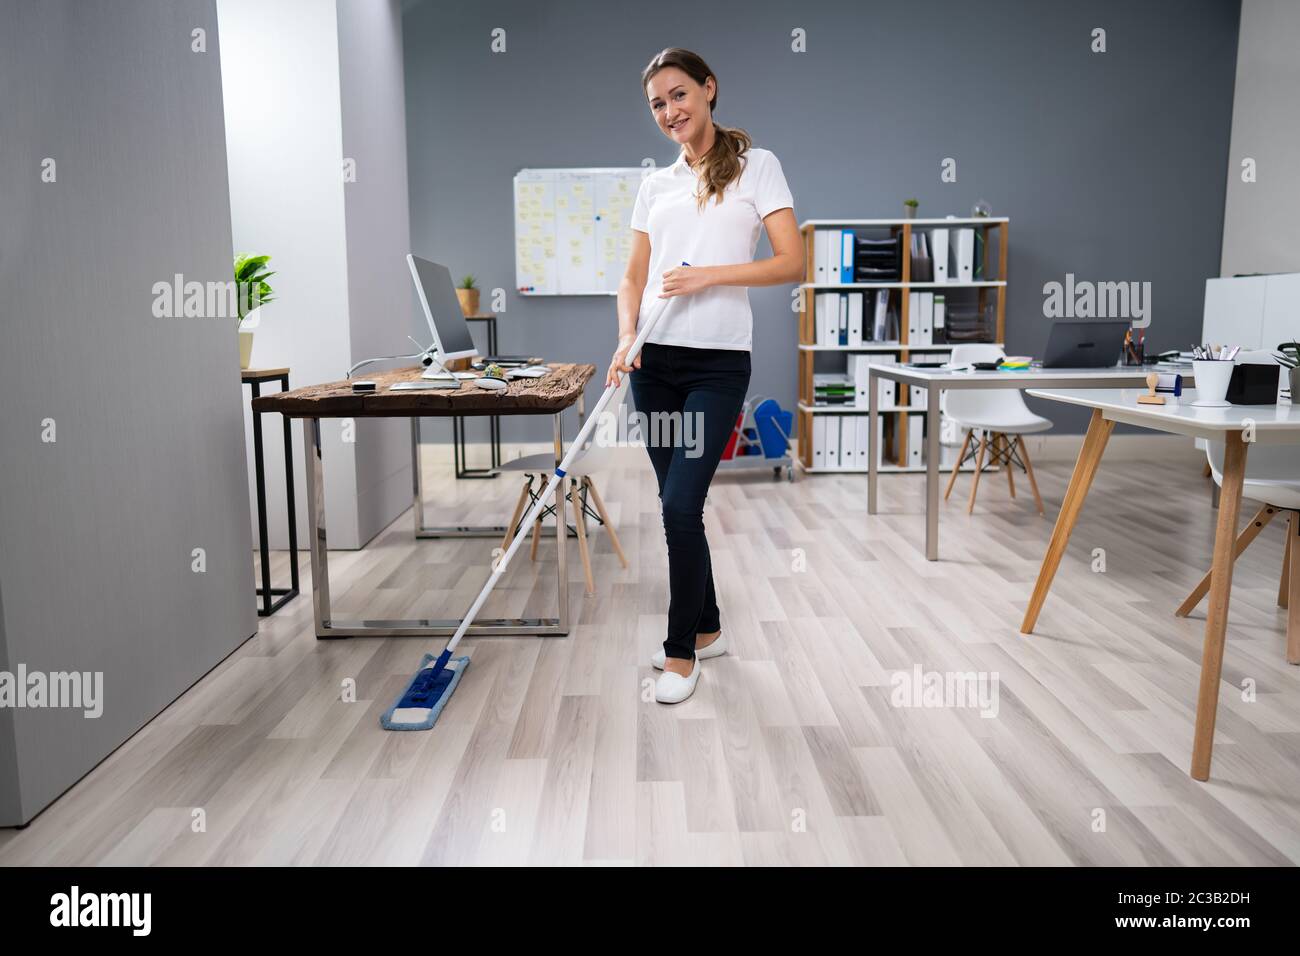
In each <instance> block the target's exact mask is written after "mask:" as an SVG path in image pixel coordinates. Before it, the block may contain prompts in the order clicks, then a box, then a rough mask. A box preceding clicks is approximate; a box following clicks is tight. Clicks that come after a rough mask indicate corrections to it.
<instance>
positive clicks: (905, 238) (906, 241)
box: [795, 216, 1010, 475]
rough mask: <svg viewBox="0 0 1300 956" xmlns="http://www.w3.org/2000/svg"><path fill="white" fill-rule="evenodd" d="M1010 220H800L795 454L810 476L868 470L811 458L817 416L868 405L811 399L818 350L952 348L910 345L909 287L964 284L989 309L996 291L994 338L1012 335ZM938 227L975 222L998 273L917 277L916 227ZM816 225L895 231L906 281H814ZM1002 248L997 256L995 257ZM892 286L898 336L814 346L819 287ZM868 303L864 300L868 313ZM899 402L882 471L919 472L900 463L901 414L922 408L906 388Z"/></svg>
mask: <svg viewBox="0 0 1300 956" xmlns="http://www.w3.org/2000/svg"><path fill="white" fill-rule="evenodd" d="M1009 223H1010V221H1009V220H1008V219H1007V218H1006V217H995V216H994V217H987V218H971V219H809V220H806V221H805V222H803V223H801V224H800V226H799V231H800V233H801V234H802V235H803V239H804V261H805V263H806V274H805V276H804V280H805V281H804V282H802V283H801V284H800V286H799V288H800V290H801V291H802V295H801V302H802V309H801V311H800V312H799V349H798V355H799V358H798V362H799V404H798V409H797V411H796V412H795V420H796V432H797V439H798V454H797V456H796V460H797V461H798V462H799V465H800V467H801V468H802V469H803V470H804V471H806V472H808V473H810V474H819V473H826V474H837V475H843V474H853V473H855V472H857V473H864V472H865V471H866V469H865V468H852V469H850V468H816V467H814V466H813V464H812V455H813V450H812V431H813V416H815V415H865V414H866V413H867V410H866V408H863V407H861V406H857V405H850V406H843V405H837V406H831V407H819V406H814V404H813V368H814V362H815V360H816V356H817V354H818V353H819V352H821V353H825V352H842V353H845V354H846V355H847V354H853V353H859V352H872V353H887V354H894V355H897V356H898V361H899V362H907V361H909V360H910V355H911V352H913V351H917V352H944V351H951V350H952V345H951V344H935V345H916V346H914V347H909V344H908V341H907V326H908V318H909V315H908V308H909V304H910V303H909V299H910V296H909V295H908V293H909V292H911V291H913V290H923V289H924V290H942V291H944V292H948V291H950V290H951V291H956V290H961V289H973V290H976V307H977V309H978V310H979V312H980V313H981V314H983V313H984V312H985V311H986V309H987V307H988V305H989V296H990V295H992V296H994V297H995V298H994V303H993V305H994V312H995V316H996V319H995V322H996V327H995V333H994V337H993V341H995V342H998V343H1001V342H1004V341H1006V293H1007V230H1008V228H1009ZM932 228H940V229H948V228H972V229H976V230H977V231H978V232H979V233H980V238H981V240H982V244H983V248H984V268H985V269H986V270H987V269H988V267H989V264H990V262H992V264H993V266H994V267H995V268H996V270H997V278H996V279H988V278H985V279H980V280H977V281H973V282H912V281H911V275H912V231H913V230H914V229H918V230H927V231H928V230H929V229H932ZM818 229H862V230H880V231H884V230H888V231H889V234H890V235H893V236H898V235H899V234H901V235H902V246H903V269H902V279H901V281H898V282H851V283H845V282H816V281H814V280H815V278H816V268H817V265H816V262H815V259H814V248H815V236H814V234H815V233H816V231H817V230H818ZM994 250H996V257H994V256H993V255H992V253H993V251H994ZM871 289H891V290H898V294H899V308H898V314H899V341H897V342H872V343H868V344H865V345H861V346H850V345H816V344H814V343H815V342H816V339H817V337H816V333H815V329H816V328H817V324H816V315H815V309H816V298H817V295H816V294H817V293H818V292H834V291H837V290H840V291H846V292H847V291H853V290H871ZM868 305H869V302H864V308H863V311H864V314H865V313H866V311H867V306H868ZM900 391H901V392H902V394H900V395H899V403H898V404H897V405H893V406H889V407H886V408H882V409H881V410H880V411H881V414H882V415H884V414H888V415H891V416H894V417H895V422H894V427H893V433H894V435H895V436H896V441H895V448H894V452H895V454H894V456H893V459H892V460H891V461H885V462H882V463H881V468H880V470H881V471H882V472H885V471H891V472H899V471H902V472H916V471H924V470H925V469H924V468H923V467H909V466H906V465H904V464H901V463H902V462H905V461H906V460H907V429H905V428H902V427H901V424H900V423H901V418H902V416H904V415H907V414H909V413H912V412H917V411H924V409H917V408H912V407H910V405H909V403H908V398H909V396H908V394H907V393H906V390H900ZM871 441H872V443H873V447H872V449H871V454H876V453H877V449H876V448H875V447H874V443H875V441H876V436H874V435H872V436H871Z"/></svg>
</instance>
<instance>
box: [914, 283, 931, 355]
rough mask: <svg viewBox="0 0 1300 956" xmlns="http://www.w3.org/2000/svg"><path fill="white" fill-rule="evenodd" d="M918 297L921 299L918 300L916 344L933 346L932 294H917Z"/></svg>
mask: <svg viewBox="0 0 1300 956" xmlns="http://www.w3.org/2000/svg"><path fill="white" fill-rule="evenodd" d="M919 295H920V297H921V299H920V302H921V309H920V312H921V314H920V316H919V320H920V321H919V322H918V323H917V324H918V326H919V331H920V335H919V336H917V343H918V344H920V345H933V344H934V293H933V292H921V293H919Z"/></svg>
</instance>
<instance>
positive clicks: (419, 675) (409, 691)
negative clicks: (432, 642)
mask: <svg viewBox="0 0 1300 956" xmlns="http://www.w3.org/2000/svg"><path fill="white" fill-rule="evenodd" d="M444 654H446V656H447V660H446V662H445V663H444V666H443V667H441V668H439V667H438V666H437V662H436V661H435V659H434V656H433V655H432V654H425V655H424V659H423V660H422V661H420V669H419V670H418V671H416V674H415V677H414V678H412V680H411V683H410V684H409V685H408V686H407V688H406V690H405V691H403V692H402V696H401V697H399V698H398V699H397V703H395V704H393V706H392V707H389V708H388V710H386V711H385V712H384V715H383V716H382V717H380V718H379V726H381V727H383V728H384V729H385V730H428V729H429V728H430V727H432V726H433V723H434V721H436V720H437V719H438V715H439V714H441V713H442V708H443V706H444V705H445V704H446V703H447V699H448V698H449V697H451V695H452V693H453V692H454V691H455V690H456V685H457V684H459V683H460V677H461V675H462V674H463V673H465V668H467V667H469V658H468V657H454V658H453V657H451V655H450V654H447V652H444Z"/></svg>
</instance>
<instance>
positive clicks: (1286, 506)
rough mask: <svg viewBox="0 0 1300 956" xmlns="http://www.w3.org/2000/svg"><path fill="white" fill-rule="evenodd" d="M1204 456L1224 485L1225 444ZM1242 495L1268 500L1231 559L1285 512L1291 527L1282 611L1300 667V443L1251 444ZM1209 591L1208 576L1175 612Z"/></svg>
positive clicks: (1289, 650)
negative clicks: (1299, 540)
mask: <svg viewBox="0 0 1300 956" xmlns="http://www.w3.org/2000/svg"><path fill="white" fill-rule="evenodd" d="M1205 454H1206V458H1207V459H1208V461H1209V465H1210V474H1211V475H1213V477H1214V483H1215V485H1222V484H1223V442H1221V441H1210V442H1207V447H1206V450H1205ZM1241 494H1242V497H1244V498H1250V499H1251V500H1252V501H1263V502H1266V504H1265V505H1264V507H1262V508H1260V509H1259V511H1258V512H1256V514H1255V517H1253V518H1251V519H1250V523H1249V524H1248V525H1246V527H1245V529H1244V530H1243V531H1242V532H1241V534H1239V535H1237V540H1236V543H1235V544H1234V545H1233V548H1232V560H1233V561H1234V562H1235V561H1236V560H1237V558H1239V557H1240V556H1241V554H1242V553H1243V552H1244V551H1245V550H1246V549H1247V548H1248V547H1250V545H1251V542H1253V541H1254V540H1255V538H1257V537H1258V536H1259V533H1260V532H1261V531H1262V530H1264V526H1265V525H1267V524H1268V523H1269V522H1270V521H1272V520H1273V518H1274V517H1275V516H1276V515H1278V514H1280V513H1282V512H1287V513H1288V517H1289V524H1288V526H1287V532H1286V546H1285V547H1284V548H1283V550H1282V580H1281V582H1280V583H1279V584H1278V589H1277V604H1278V607H1284V608H1287V609H1288V611H1289V613H1288V615H1287V632H1286V659H1287V663H1290V664H1300V545H1297V544H1296V539H1297V538H1298V537H1300V445H1265V444H1260V443H1256V444H1253V445H1251V447H1250V450H1249V451H1248V452H1247V454H1246V478H1245V482H1244V484H1243V486H1242V490H1241ZM1209 590H1210V573H1209V572H1208V571H1207V572H1206V573H1205V577H1203V578H1201V582H1200V583H1199V584H1198V585H1196V587H1194V588H1193V589H1192V593H1191V594H1189V595H1188V596H1187V600H1185V601H1184V602H1183V603H1182V604H1181V605H1180V606H1179V608H1178V610H1177V611H1175V612H1174V613H1175V614H1177V615H1178V616H1179V617H1186V616H1187V615H1188V614H1190V613H1191V612H1192V610H1193V608H1195V607H1196V605H1198V604H1200V603H1201V599H1202V598H1203V597H1205V595H1206V594H1207V593H1208V592H1209Z"/></svg>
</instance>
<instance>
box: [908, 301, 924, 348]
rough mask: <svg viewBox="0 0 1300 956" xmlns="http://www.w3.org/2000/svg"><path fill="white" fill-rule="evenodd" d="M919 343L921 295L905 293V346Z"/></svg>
mask: <svg viewBox="0 0 1300 956" xmlns="http://www.w3.org/2000/svg"><path fill="white" fill-rule="evenodd" d="M920 341H921V293H919V292H909V293H907V344H908V345H916V344H918V343H919V342H920Z"/></svg>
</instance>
